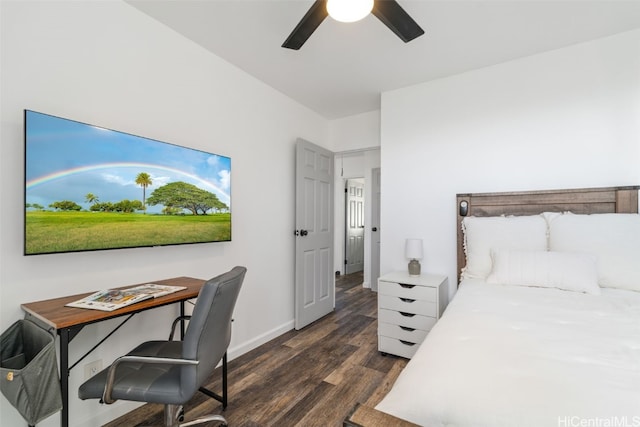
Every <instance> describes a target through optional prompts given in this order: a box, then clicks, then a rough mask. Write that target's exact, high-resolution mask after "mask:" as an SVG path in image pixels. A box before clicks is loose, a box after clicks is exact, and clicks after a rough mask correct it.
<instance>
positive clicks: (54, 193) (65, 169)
mask: <svg viewBox="0 0 640 427" xmlns="http://www.w3.org/2000/svg"><path fill="white" fill-rule="evenodd" d="M27 114H28V118H27V125H26V135H27V143H26V156H27V162H26V163H27V168H26V181H27V189H26V196H27V199H26V202H27V203H31V204H34V203H38V204H40V205H42V206H44V207H48V206H49V204H51V203H53V202H55V201H60V200H71V201H74V202H76V203H77V204H79V205H80V206H82V207H83V208H85V209H88V207H89V204H88V203H86V201H85V196H86V195H87V194H88V193H92V194H94V195H96V196H97V197H98V199H99V201H100V202H114V203H115V202H118V201H120V200H124V199H129V200H142V187H140V186H139V185H137V184H136V183H135V179H136V176H138V174H139V173H141V172H146V173H147V174H149V175H150V176H151V180H152V182H153V184H152V185H151V186H149V187H148V188H147V190H146V195H147V197H149V196H150V195H151V193H152V192H153V190H155V189H156V188H158V187H161V186H163V185H165V184H168V183H170V182H176V181H183V182H187V183H189V184H193V185H195V186H197V187H198V188H201V189H203V190H206V191H209V192H211V193H213V194H215V195H216V196H218V199H220V201H222V202H223V203H225V204H227V205H228V206H229V207H231V203H230V184H231V182H230V181H231V159H229V158H228V157H224V156H218V155H215V154H211V153H206V152H203V151H199V150H193V149H189V148H185V147H180V146H177V145H173V144H168V143H162V142H159V141H154V140H151V139H147V138H142V137H139V136H134V135H129V134H126V133H121V132H116V131H113V130H107V129H103V128H99V127H96V126H91V125H87V124H84V123H79V122H75V121H71V120H65V119H60V118H57V117H53V116H48V115H45V114H40V113H34V112H28V113H27ZM161 209H162V207H161V206H156V207H151V206H150V207H149V209H148V212H159V211H160V210H161Z"/></svg>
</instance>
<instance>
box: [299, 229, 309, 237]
mask: <svg viewBox="0 0 640 427" xmlns="http://www.w3.org/2000/svg"><path fill="white" fill-rule="evenodd" d="M307 234H309V232H308V231H307V230H300V235H301V236H303V237H304V236H306V235H307Z"/></svg>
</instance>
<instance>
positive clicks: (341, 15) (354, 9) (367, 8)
mask: <svg viewBox="0 0 640 427" xmlns="http://www.w3.org/2000/svg"><path fill="white" fill-rule="evenodd" d="M372 9H373V0H327V13H329V16H331V17H332V18H333V19H335V20H336V21H340V22H356V21H359V20H361V19H362V18H364V17H365V16H367V15H368V14H369V13H371V10H372Z"/></svg>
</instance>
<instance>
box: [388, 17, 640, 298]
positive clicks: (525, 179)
mask: <svg viewBox="0 0 640 427" xmlns="http://www.w3.org/2000/svg"><path fill="white" fill-rule="evenodd" d="M639 117H640V31H639V30H635V31H631V32H627V33H622V34H619V35H616V36H612V37H608V38H604V39H599V40H595V41H592V42H589V43H584V44H579V45H575V46H572V47H568V48H564V49H560V50H556V51H552V52H548V53H543V54H539V55H535V56H531V57H527V58H524V59H520V60H516V61H512V62H508V63H504V64H501V65H496V66H492V67H488V68H484V69H480V70H477V71H473V72H468V73H465V74H460V75H456V76H451V77H448V78H443V79H439V80H435V81H431V82H428V83H424V84H420V85H416V86H412V87H408V88H405V89H401V90H396V91H391V92H386V93H384V94H383V96H382V119H381V146H382V148H381V155H382V160H381V162H382V171H383V180H382V221H381V222H382V228H381V231H382V248H381V253H382V255H381V256H382V265H381V273H384V272H387V271H390V270H395V269H405V268H406V262H407V261H406V260H405V259H404V255H403V248H404V240H405V239H406V238H410V237H415V238H422V239H424V242H425V259H424V260H423V262H422V266H423V271H427V272H439V273H443V274H447V275H448V277H449V283H450V286H451V293H453V292H454V291H455V286H456V285H455V283H456V249H455V248H456V246H455V242H456V241H455V236H456V224H455V212H456V204H455V195H456V193H464V192H487V191H517V190H535V189H554V188H579V187H598V186H614V185H634V184H640V120H638V118H639Z"/></svg>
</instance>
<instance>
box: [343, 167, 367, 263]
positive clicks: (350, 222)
mask: <svg viewBox="0 0 640 427" xmlns="http://www.w3.org/2000/svg"><path fill="white" fill-rule="evenodd" d="M344 199H345V200H344V203H345V206H344V210H345V221H344V223H345V238H344V242H345V248H344V255H345V259H344V274H352V273H356V272H359V271H363V270H364V178H353V179H347V180H345V188H344Z"/></svg>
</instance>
